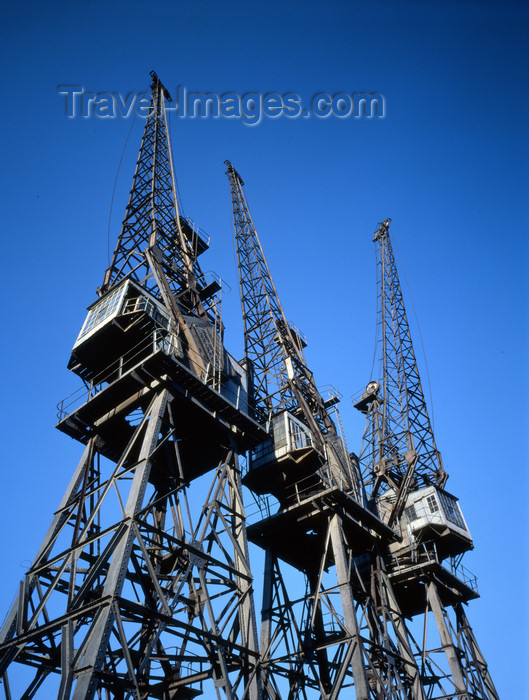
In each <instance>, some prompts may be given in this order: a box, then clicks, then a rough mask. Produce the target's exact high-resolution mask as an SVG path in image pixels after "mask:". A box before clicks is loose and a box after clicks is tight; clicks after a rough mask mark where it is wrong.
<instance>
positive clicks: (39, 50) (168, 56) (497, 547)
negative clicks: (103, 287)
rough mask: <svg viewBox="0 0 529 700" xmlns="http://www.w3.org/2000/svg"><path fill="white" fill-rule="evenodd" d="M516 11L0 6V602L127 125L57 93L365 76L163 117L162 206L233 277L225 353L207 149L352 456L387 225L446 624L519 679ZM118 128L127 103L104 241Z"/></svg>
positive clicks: (523, 197)
mask: <svg viewBox="0 0 529 700" xmlns="http://www.w3.org/2000/svg"><path fill="white" fill-rule="evenodd" d="M528 29H529V27H528V17H527V8H526V7H524V3H522V2H487V1H485V2H475V1H473V0H467V1H458V2H455V1H454V0H449V1H444V2H428V3H424V2H411V1H409V2H399V3H395V2H389V1H381V0H375V1H373V2H367V1H364V2H349V1H347V2H346V1H343V2H342V1H338V0H328V1H327V2H310V1H305V2H299V1H295V2H290V3H285V2H277V1H275V0H272V1H268V2H260V1H258V2H254V3H248V2H230V1H229V0H228V1H226V2H222V3H219V2H201V1H200V0H199V1H198V2H194V3H181V2H174V0H171V1H169V0H154V1H153V2H151V3H146V2H138V1H137V0H128V1H127V2H123V1H122V0H117V1H116V2H113V3H109V2H102V1H101V0H93V1H91V2H87V3H76V2H73V3H72V2H57V0H50V1H49V2H46V3H41V2H35V0H31V1H28V2H24V3H19V2H17V3H15V2H13V1H12V0H11V1H10V2H8V3H7V4H6V5H5V9H4V17H3V29H2V30H1V32H2V41H1V42H0V51H1V53H2V61H1V65H2V71H3V86H4V87H3V90H2V109H1V112H0V118H1V120H2V136H3V139H2V141H3V143H2V145H3V151H4V153H3V159H2V160H3V168H2V185H1V192H2V195H3V208H2V223H3V234H2V242H3V247H2V251H3V254H2V260H3V266H2V267H3V276H4V285H5V292H4V295H3V304H2V305H1V308H2V328H3V342H2V345H1V352H2V363H1V371H2V379H1V381H2V389H3V395H4V399H3V401H2V406H1V411H2V419H1V425H2V428H3V431H4V437H3V450H2V466H1V469H2V491H1V506H2V508H1V510H0V533H1V538H2V545H1V546H2V560H3V565H2V577H1V579H0V600H1V601H3V602H2V604H1V608H2V613H1V614H2V615H3V613H4V611H6V610H7V607H8V605H9V603H10V601H11V600H12V598H13V596H14V595H15V592H16V588H17V585H18V580H19V579H20V578H21V577H22V575H23V573H24V569H25V568H26V566H27V565H28V564H29V563H30V561H31V559H32V557H33V556H34V554H35V552H36V549H37V547H38V545H39V543H40V540H41V538H42V536H43V534H44V531H45V529H46V527H47V525H48V523H49V520H50V517H51V514H52V512H53V510H54V509H55V508H56V506H57V505H58V502H59V499H60V497H61V496H62V493H63V491H64V489H65V487H66V485H67V483H68V480H69V478H70V474H71V472H72V470H73V468H74V466H75V464H76V463H77V460H78V459H79V457H80V454H81V447H80V445H78V444H76V443H75V442H73V441H72V440H70V439H69V438H67V437H66V436H64V435H62V434H60V433H59V432H58V431H55V430H54V429H53V425H54V423H55V419H56V415H55V404H56V403H57V401H58V400H60V399H61V398H63V397H64V396H66V395H67V394H68V393H70V392H71V391H73V390H74V389H75V388H77V386H78V384H77V381H76V380H75V377H72V376H69V375H68V372H67V370H66V363H67V360H68V357H69V351H70V348H71V346H72V344H73V342H74V340H75V337H76V335H77V332H78V330H79V327H80V325H81V323H82V321H83V319H84V309H85V307H86V306H87V305H88V304H89V303H90V302H92V301H93V300H94V298H95V289H96V287H97V286H98V285H99V284H100V283H101V282H102V276H103V272H104V269H105V267H106V265H107V229H108V219H109V208H110V201H111V196H112V190H113V186H114V180H115V177H116V171H117V168H118V163H119V160H120V157H121V153H122V150H123V146H124V143H125V140H126V138H127V134H128V132H129V128H130V125H131V122H132V120H131V119H128V120H126V119H120V118H116V119H101V118H99V119H98V118H95V117H91V118H89V119H81V118H77V119H67V118H66V116H65V104H64V97H62V96H61V95H59V94H58V92H57V86H59V85H64V84H76V85H82V86H84V88H85V89H86V90H87V91H94V92H104V91H108V92H117V93H121V94H122V95H125V94H127V93H128V92H130V91H134V90H136V91H141V90H145V89H146V88H147V87H148V72H149V70H151V69H155V70H156V71H157V72H158V74H159V76H160V77H161V79H162V80H163V81H164V83H165V84H166V86H167V87H168V88H169V90H170V91H175V90H176V87H177V86H178V85H185V86H186V87H187V88H188V89H189V90H192V91H212V92H218V93H225V92H228V91H233V92H238V93H246V92H250V91H258V92H261V93H265V92H277V93H281V94H282V93H286V92H295V93H298V94H299V95H300V96H301V97H302V98H303V99H304V100H306V101H307V102H308V101H310V98H311V97H312V96H313V95H314V94H315V93H318V92H328V93H335V92H348V93H352V92H362V91H366V92H378V93H381V94H382V95H383V96H384V98H385V102H386V116H385V118H384V119H372V120H366V119H364V120H357V119H338V118H332V117H331V118H328V119H315V118H298V119H287V118H279V119H266V120H264V121H263V122H262V123H261V124H260V125H258V126H253V127H250V126H246V125H244V124H242V123H240V122H239V121H233V120H226V119H220V120H214V119H205V120H204V119H195V120H192V119H178V118H176V117H174V115H173V117H172V120H171V128H172V137H173V145H174V153H175V164H176V170H177V175H178V180H179V185H180V191H181V194H182V199H183V205H184V210H185V213H186V214H189V215H191V216H193V217H194V218H195V219H196V220H197V222H198V223H200V225H201V226H202V227H203V228H204V229H206V230H207V231H208V232H209V233H210V234H211V235H212V247H211V251H210V252H208V253H207V257H206V258H205V259H204V268H205V269H210V268H211V269H214V270H215V271H216V272H217V273H219V274H220V275H221V276H222V277H224V278H225V279H226V280H227V281H228V282H229V283H230V284H231V286H232V289H233V291H232V293H231V294H230V295H229V296H228V297H226V305H225V321H226V324H227V327H228V335H227V343H228V346H229V349H230V350H231V351H232V352H233V353H234V354H235V355H240V354H241V352H242V337H241V322H240V319H239V302H238V298H237V291H236V290H237V286H236V271H235V264H234V257H233V246H232V241H231V212H230V202H229V191H228V183H227V180H226V178H225V175H224V166H223V161H224V160H225V159H226V158H229V159H230V160H231V161H232V162H233V163H234V165H235V166H236V168H237V169H238V170H239V171H240V172H241V174H242V176H243V178H244V179H245V180H246V183H247V188H246V192H247V196H248V199H249V202H250V206H251V209H252V213H253V216H254V219H255V222H256V225H257V228H258V231H259V233H260V236H261V239H262V242H263V245H264V247H265V250H266V253H267V256H268V259H269V263H270V267H271V269H272V273H273V275H274V278H275V282H276V286H277V287H278V290H279V294H280V296H281V298H282V302H283V305H284V307H285V310H286V313H287V315H288V316H289V317H290V318H291V319H292V320H293V321H294V322H295V323H296V324H297V325H298V326H299V327H300V328H301V329H302V330H303V331H304V332H305V333H306V335H307V336H308V339H309V347H308V349H307V355H308V360H309V363H310V365H311V366H312V368H313V370H314V372H315V375H316V378H317V381H318V383H319V384H321V385H323V384H327V383H332V384H334V385H335V386H336V387H337V388H338V389H339V390H340V391H341V392H342V394H343V395H344V400H343V402H342V409H341V412H342V417H343V419H344V423H345V426H346V430H347V434H348V441H349V447H350V448H351V449H357V448H358V446H359V441H360V436H361V432H362V427H363V426H362V420H361V419H359V417H356V416H354V415H353V413H354V412H353V408H352V403H351V401H350V398H349V397H350V395H351V394H352V393H353V392H356V391H358V390H359V389H361V388H362V387H363V386H364V385H365V384H366V383H367V381H368V380H369V379H371V377H370V376H369V373H370V368H371V359H372V353H373V337H374V327H375V261H374V245H373V243H372V241H371V238H372V232H373V231H374V230H375V228H376V224H377V222H379V221H381V220H383V219H385V218H386V217H391V218H392V219H393V226H392V231H393V240H394V242H395V244H396V245H397V246H398V249H399V251H400V255H401V258H402V264H403V266H404V269H405V271H406V276H407V279H408V281H409V284H410V288H411V292H412V295H413V300H414V305H415V308H416V311H417V315H418V318H419V322H420V328H421V332H422V338H423V341H424V346H425V351H426V356H427V359H428V366H429V372H430V377H431V384H432V395H433V404H434V416H435V431H436V437H437V442H438V446H439V447H440V449H441V451H442V454H443V459H444V463H445V467H446V469H447V471H448V472H449V473H450V479H449V482H448V488H449V490H450V491H452V492H453V493H455V494H456V495H458V496H459V497H460V499H461V500H460V502H461V506H462V509H463V512H464V514H465V517H466V519H467V521H468V523H469V526H470V529H471V531H472V534H473V536H474V540H475V545H476V549H475V551H474V552H471V553H470V554H469V555H468V556H467V557H466V565H467V566H468V568H470V569H471V570H473V571H474V572H475V573H476V574H477V575H478V578H479V584H480V591H481V593H482V597H481V599H480V600H478V601H476V602H474V603H473V604H471V606H470V608H469V617H470V620H471V622H472V624H473V627H474V630H475V632H476V635H477V638H478V641H479V643H480V645H481V647H482V650H483V652H484V654H485V657H486V659H487V660H488V662H489V664H490V667H491V670H492V674H493V677H494V679H495V682H496V684H497V687H498V690H499V692H500V696H501V697H502V698H503V699H505V700H508V699H509V698H513V699H514V698H516V699H517V700H518V699H519V698H524V697H529V696H528V695H527V643H526V638H527V625H528V620H527V606H526V597H527V589H528V585H527V560H528V547H527V536H528V532H527V529H528V528H527V507H528V503H527V486H528V484H527V454H526V453H527V449H526V443H527V390H528V377H527V370H526V367H527V313H528V301H529V295H528V289H527V272H526V270H527V262H528V260H527V242H526V241H527V224H528V216H527V214H528V212H527V188H528V168H527V162H528V161H527V156H528V130H529V123H528V99H527V97H528V84H529V78H528V73H527V65H528V58H529V57H528V52H527V35H528ZM141 129H142V123H141V120H140V119H137V120H136V122H135V124H134V126H133V129H132V132H131V136H130V140H129V144H128V146H127V149H126V151H125V156H124V158H123V164H122V167H121V172H120V176H119V179H118V185H117V189H116V195H115V200H114V210H113V218H112V226H111V233H110V240H111V247H113V245H114V242H115V240H116V237H117V234H118V232H119V223H120V221H121V218H122V214H123V212H124V207H125V203H126V197H127V192H128V189H129V187H130V182H131V178H132V169H133V165H134V161H135V158H136V154H137V148H138V145H139V140H140V138H141ZM401 269H402V268H401ZM405 293H406V294H407V290H405ZM406 299H407V301H408V306H410V304H411V302H410V301H409V295H408V294H407V296H406ZM410 311H411V309H410ZM415 338H416V341H417V344H418V337H417V332H415Z"/></svg>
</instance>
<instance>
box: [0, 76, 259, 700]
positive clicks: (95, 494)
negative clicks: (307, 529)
mask: <svg viewBox="0 0 529 700" xmlns="http://www.w3.org/2000/svg"><path fill="white" fill-rule="evenodd" d="M151 76H152V85H151V88H152V98H151V108H150V112H149V115H148V118H147V120H146V124H145V130H144V134H143V139H142V143H141V148H140V153H139V157H138V161H137V166H136V171H135V175H134V181H133V186H132V190H131V194H130V200H129V203H128V206H127V211H126V216H125V220H124V223H123V228H122V231H121V234H120V236H119V240H118V244H117V247H116V250H115V253H114V256H113V259H112V263H111V265H110V267H109V269H108V270H107V272H106V274H105V278H104V283H103V285H102V287H101V288H100V289H99V290H98V293H99V298H98V299H97V300H96V301H95V302H94V303H93V304H92V305H91V306H90V307H89V312H88V316H87V319H86V321H85V323H84V325H83V327H82V329H81V332H80V334H79V337H78V339H77V341H76V343H75V345H74V348H73V350H72V358H71V360H70V365H69V367H70V369H72V370H73V371H74V372H75V373H77V374H78V375H79V376H80V377H81V378H82V379H83V381H84V385H85V386H84V387H83V389H82V390H81V391H80V393H79V394H78V395H77V396H73V397H70V398H69V399H68V400H66V402H63V404H62V406H61V419H60V422H59V424H58V427H59V428H60V429H61V430H62V431H64V432H65V433H67V434H68V435H70V436H72V437H74V438H76V439H77V440H79V441H80V442H81V443H83V444H84V445H85V449H84V453H83V456H82V458H81V460H80V462H79V464H78V466H77V468H76V469H75V472H74V475H73V477H72V480H71V482H70V485H69V487H68V489H67V490H66V493H65V495H64V498H63V500H62V501H61V503H60V505H59V508H58V509H57V511H56V512H55V515H54V517H53V520H52V523H51V525H50V528H49V530H48V532H47V534H46V536H45V538H44V540H43V542H42V545H41V547H40V549H39V551H38V553H37V556H36V557H35V560H34V562H33V564H32V566H31V567H30V569H29V571H28V573H27V574H26V576H25V578H24V580H23V581H22V582H21V584H20V590H19V593H18V597H17V600H16V602H15V603H14V605H13V607H12V608H11V610H10V612H9V614H8V616H7V619H6V622H5V624H4V626H3V628H2V630H1V634H0V678H1V682H2V685H1V687H2V689H3V693H4V696H5V697H6V698H7V699H9V698H21V697H23V698H33V697H42V698H46V700H49V698H51V697H57V698H60V699H61V700H66V699H67V698H72V699H75V700H86V699H87V698H122V699H125V698H134V699H135V700H146V699H147V698H159V699H160V700H170V699H176V698H193V697H196V696H197V695H201V694H202V692H206V697H208V698H211V697H219V698H220V697H226V698H230V699H235V698H243V697H244V698H245V699H246V698H251V699H253V700H257V699H258V698H260V697H261V688H260V679H259V675H258V673H257V670H258V649H257V632H256V622H255V612H254V608H253V600H252V576H251V571H250V565H249V561H248V547H247V540H246V531H245V516H244V510H243V505H242V498H241V483H240V472H239V466H238V461H237V455H238V454H241V453H244V452H245V451H246V450H248V449H249V448H251V447H253V446H254V445H256V444H258V443H259V442H262V441H263V439H265V438H266V437H267V434H266V433H265V431H263V429H262V428H261V427H260V426H259V425H258V424H257V422H256V421H255V420H253V419H252V417H251V416H250V411H249V407H248V393H247V385H246V373H245V371H244V369H243V368H242V367H241V365H240V364H239V363H237V362H236V361H235V360H234V359H233V358H232V357H231V356H230V355H229V354H228V353H227V352H226V350H225V349H224V347H223V344H222V323H221V319H220V285H219V283H218V282H217V281H215V280H212V281H211V282H209V283H208V281H207V280H206V279H205V278H204V275H203V274H202V273H201V271H200V268H199V265H198V262H197V257H198V255H199V254H200V253H202V252H204V250H205V249H206V248H207V243H206V241H205V239H204V237H203V235H202V234H201V232H200V231H198V230H196V229H194V228H193V227H192V226H191V225H190V223H189V222H188V221H187V220H186V219H184V218H183V217H182V216H180V215H179V212H178V204H177V200H176V195H175V180H174V175H173V166H172V161H171V151H170V146H169V142H168V138H167V122H166V115H165V101H166V100H168V99H170V96H169V94H168V93H167V91H166V90H165V88H164V87H163V85H162V84H161V82H160V81H159V79H158V78H157V76H156V75H155V74H154V73H152V74H151Z"/></svg>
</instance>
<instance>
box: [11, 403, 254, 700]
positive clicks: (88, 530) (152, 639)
mask: <svg viewBox="0 0 529 700" xmlns="http://www.w3.org/2000/svg"><path fill="white" fill-rule="evenodd" d="M171 400H172V399H171V396H170V395H169V394H168V392H167V391H166V390H164V391H161V392H158V393H156V394H155V395H154V396H153V398H152V401H151V403H150V406H149V408H148V410H147V411H146V412H145V414H144V416H143V417H142V420H141V421H140V423H139V424H138V426H137V427H136V429H135V431H134V434H133V436H132V438H131V440H130V442H129V445H128V446H127V449H126V450H125V452H124V454H123V455H122V457H121V459H120V460H119V461H118V462H117V464H115V465H113V464H111V463H108V461H107V460H104V459H103V458H101V457H100V456H99V455H98V452H97V438H94V439H92V440H91V441H90V442H89V444H88V445H87V447H86V449H85V453H84V455H83V457H82V459H81V461H80V463H79V466H78V467H77V470H76V472H75V474H74V476H73V478H72V481H71V484H70V486H69V488H68V490H67V491H66V494H65V496H64V498H63V500H62V502H61V504H60V506H59V508H58V510H57V512H56V515H55V517H54V520H53V522H52V525H51V527H50V529H49V531H48V533H47V535H46V537H45V539H44V541H43V544H42V546H41V548H40V550H39V552H38V554H37V557H36V558H35V561H34V562H33V564H32V566H31V567H30V569H29V571H28V573H27V575H26V577H25V580H24V581H23V582H22V584H21V588H20V592H19V595H18V598H17V600H16V602H15V604H14V605H13V607H12V609H11V611H10V613H9V615H8V618H7V620H6V623H5V624H4V627H3V629H2V632H1V636H0V654H1V656H0V659H1V661H0V674H1V675H2V677H3V683H4V688H5V694H6V698H9V697H11V696H10V695H9V691H8V690H7V688H8V687H9V679H8V675H7V670H8V667H9V671H10V673H11V669H12V668H13V666H14V665H15V664H23V665H25V666H26V667H30V668H33V669H35V675H34V678H32V679H31V678H30V679H29V681H24V679H22V680H21V679H20V678H19V679H18V680H17V681H16V683H17V685H16V686H15V685H14V684H12V687H16V688H17V689H20V688H23V691H24V694H23V695H22V693H21V694H20V697H22V696H23V697H27V698H31V697H46V698H49V697H51V696H52V695H53V693H55V692H56V693H57V697H58V698H60V699H61V700H66V698H72V700H84V699H85V698H87V699H88V698H95V697H97V698H105V697H107V696H108V697H112V698H123V699H125V698H134V699H135V700H140V699H141V700H146V698H160V699H161V700H162V699H163V700H169V698H177V697H182V693H184V695H183V696H184V697H193V690H196V691H197V692H198V691H200V690H201V689H202V686H203V684H204V683H206V684H207V682H208V680H211V681H212V685H211V686H209V687H210V688H213V687H215V692H216V693H217V696H218V697H221V696H222V697H227V698H242V697H245V698H253V699H255V700H257V698H259V697H260V686H259V679H258V675H257V662H258V650H257V634H256V628H255V612H254V609H253V602H252V576H251V572H250V564H249V560H248V548H247V542H246V536H245V525H244V520H245V516H244V511H243V506H242V498H241V487H240V475H239V469H238V464H237V458H236V455H235V453H234V452H233V450H231V449H229V448H228V449H226V454H225V457H224V459H223V460H222V461H221V463H219V464H218V465H217V467H216V469H214V470H213V472H212V473H210V474H208V475H206V477H205V478H206V481H207V482H208V483H209V489H207V488H206V490H204V484H203V483H202V485H201V487H200V489H199V491H200V493H199V496H198V498H199V499H200V498H201V497H202V500H203V504H202V506H201V507H198V508H197V507H196V502H197V501H196V498H197V497H196V496H195V501H190V495H191V494H192V492H193V488H192V487H190V488H187V487H186V486H185V485H184V484H183V483H182V479H181V460H180V456H179V451H178V441H177V440H176V436H177V435H178V426H177V425H176V424H175V423H174V420H173V412H172V409H171ZM161 452H163V453H164V455H165V456H164V465H170V466H169V467H168V466H164V468H163V473H160V468H159V465H158V461H157V460H158V458H159V455H160V453H161ZM168 456H170V459H169V458H168ZM105 468H106V469H105ZM105 471H106V472H107V473H106V474H105ZM199 502H200V501H199ZM190 503H191V505H190ZM193 503H194V504H195V505H193ZM50 675H51V676H53V675H57V680H54V679H51V680H50V679H48V678H47V677H48V676H50ZM24 678H27V674H26V676H25V677H24ZM24 683H25V685H24ZM57 686H58V687H57ZM206 687H208V686H206ZM39 690H41V693H42V694H41V695H39V693H38V691H39ZM11 692H12V693H13V692H15V691H14V690H12V691H11ZM17 692H18V690H17ZM186 692H187V693H191V694H188V695H185V693H186ZM13 697H14V696H13Z"/></svg>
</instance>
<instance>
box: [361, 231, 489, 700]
mask: <svg viewBox="0 0 529 700" xmlns="http://www.w3.org/2000/svg"><path fill="white" fill-rule="evenodd" d="M390 221H391V220H390V219H387V220H386V221H384V222H383V223H381V224H379V228H378V229H377V231H376V233H375V236H374V238H373V240H374V242H375V245H376V251H377V277H378V289H377V293H378V323H377V330H378V347H377V349H378V358H379V361H380V370H381V378H380V382H378V381H371V382H370V383H369V384H368V386H367V389H366V391H365V393H364V394H363V395H362V396H361V398H360V400H359V401H358V402H357V403H356V407H357V408H358V409H359V410H360V411H362V412H363V413H364V414H366V429H365V432H364V437H363V443H362V449H361V454H360V463H361V466H362V469H363V476H364V483H365V484H366V488H367V490H368V495H369V497H370V499H371V502H372V505H373V508H377V509H378V511H379V512H380V514H381V517H382V518H383V520H384V521H385V522H387V523H388V524H389V525H390V526H392V527H393V528H394V529H395V530H396V531H397V532H398V533H399V534H400V542H398V543H391V544H389V546H387V548H386V549H385V550H384V549H381V551H382V553H383V558H384V560H385V565H386V570H387V572H388V575H389V580H390V581H391V583H392V587H393V590H394V593H395V598H396V602H397V605H398V606H399V608H400V609H401V610H402V611H403V612H404V613H405V615H406V617H408V618H410V619H411V618H414V621H413V623H410V624H409V638H410V639H411V640H412V646H413V650H414V654H415V656H416V658H417V660H418V664H419V667H420V682H421V685H422V687H423V688H424V692H425V696H426V697H428V698H436V699H439V700H441V699H442V698H456V697H457V698H461V699H464V700H478V699H479V700H496V699H497V698H498V695H497V692H496V690H495V688H494V684H493V682H492V679H491V677H490V673H489V671H488V668H487V664H486V663H485V660H484V658H483V654H482V653H481V651H480V649H479V647H478V645H477V642H476V639H475V637H474V634H473V632H472V629H471V627H470V625H469V623H468V620H467V618H466V615H465V612H464V605H465V604H466V603H468V601H469V600H471V599H473V598H477V597H478V594H477V588H476V585H475V579H474V578H473V577H471V575H469V572H467V571H466V570H465V568H464V567H462V565H461V558H462V556H463V554H464V552H465V551H467V550H468V549H471V548H472V546H473V545H472V539H471V537H470V534H469V532H468V530H467V528H466V523H465V522H464V519H463V518H462V514H461V512H460V510H459V506H458V505H457V503H456V500H457V499H455V498H454V497H453V496H452V495H451V494H448V493H447V492H445V491H444V485H445V483H446V480H447V477H448V475H447V474H446V472H445V471H444V469H443V465H442V461H441V456H440V453H439V451H438V450H437V447H436V444H435V438H434V434H433V430H432V426H431V423H430V419H429V417H428V412H427V408H426V402H425V399H424V394H423V390H422V386H421V380H420V376H419V371H418V368H417V362H416V358H415V353H414V350H413V344H412V338H411V334H410V327H409V324H408V319H407V315H406V310H405V307H404V301H403V296H402V290H401V286H400V282H399V278H398V274H397V268H396V264H395V258H394V255H393V250H392V246H391V241H390V236H389V224H390ZM412 629H413V631H414V635H412V633H411V631H412ZM382 697H383V696H382Z"/></svg>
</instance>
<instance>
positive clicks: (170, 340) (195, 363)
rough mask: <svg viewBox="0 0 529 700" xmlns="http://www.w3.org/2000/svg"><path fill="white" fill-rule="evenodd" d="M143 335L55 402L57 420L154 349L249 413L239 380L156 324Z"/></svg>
mask: <svg viewBox="0 0 529 700" xmlns="http://www.w3.org/2000/svg"><path fill="white" fill-rule="evenodd" d="M145 334H146V335H145V337H144V338H142V340H140V341H139V342H138V343H137V344H136V345H135V346H134V347H132V348H131V349H130V350H128V351H127V352H126V353H124V354H123V355H121V356H120V357H118V358H117V359H115V360H114V361H112V362H111V363H110V364H109V365H108V366H106V367H105V368H104V369H103V370H102V371H101V372H99V373H98V374H97V375H96V376H94V377H93V379H92V380H91V381H90V382H85V384H84V385H83V386H81V387H79V389H77V390H76V391H74V392H72V393H71V394H69V395H68V396H67V397H66V398H64V399H62V400H61V401H60V402H59V403H58V404H57V418H58V420H59V421H61V420H63V419H64V418H66V416H68V415H70V414H71V413H73V412H74V411H75V410H76V409H77V408H79V407H80V406H82V405H83V404H84V403H86V402H87V401H89V400H90V399H92V398H94V397H95V396H96V395H97V394H99V393H100V392H101V391H102V390H103V389H105V388H106V387H108V386H109V385H110V384H112V383H113V382H115V381H118V380H119V379H121V377H123V375H125V374H127V373H128V372H130V370H132V369H133V368H135V367H136V366H137V365H139V364H140V363H141V362H142V361H144V360H146V359H147V358H148V357H150V356H152V355H154V354H155V353H157V352H162V353H163V354H165V355H167V356H170V357H174V358H175V359H176V360H178V361H179V362H180V363H181V364H182V365H183V366H184V367H185V368H186V369H187V371H189V372H190V373H191V374H193V375H194V376H195V377H197V378H198V379H199V380H200V381H201V382H202V383H203V384H206V385H208V386H209V387H210V388H211V389H213V390H214V391H216V392H217V393H219V394H220V395H221V396H223V397H224V398H225V399H226V400H227V401H229V402H230V403H231V404H232V405H233V406H234V407H235V408H236V409H237V410H239V411H241V412H242V413H245V414H246V415H251V413H250V412H251V401H250V398H249V397H248V394H247V392H246V391H245V390H244V389H243V387H242V384H241V383H234V382H233V378H232V377H224V376H223V375H222V373H221V374H220V375H218V374H217V373H216V372H211V371H210V370H211V368H210V363H207V362H206V363H204V358H203V357H202V356H201V355H200V354H199V353H197V352H196V351H194V350H192V349H191V348H189V347H186V349H185V352H184V351H183V349H182V345H181V342H180V340H179V339H178V338H177V337H176V336H175V335H173V334H172V333H170V332H169V331H167V330H166V329H165V328H162V327H159V326H156V327H154V328H152V327H151V328H146V329H145Z"/></svg>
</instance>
